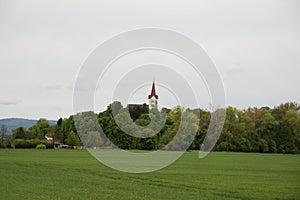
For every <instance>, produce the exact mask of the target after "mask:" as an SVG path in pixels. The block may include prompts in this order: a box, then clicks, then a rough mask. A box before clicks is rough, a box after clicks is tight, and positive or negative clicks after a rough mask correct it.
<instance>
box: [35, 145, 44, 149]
mask: <svg viewBox="0 0 300 200" xmlns="http://www.w3.org/2000/svg"><path fill="white" fill-rule="evenodd" d="M35 148H36V149H46V145H44V144H38V145H37V146H36V147H35Z"/></svg>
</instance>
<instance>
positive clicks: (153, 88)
mask: <svg viewBox="0 0 300 200" xmlns="http://www.w3.org/2000/svg"><path fill="white" fill-rule="evenodd" d="M153 96H154V97H155V98H156V99H158V95H157V94H156V91H155V82H154V81H153V83H152V88H151V94H149V95H148V99H151V98H152V97H153Z"/></svg>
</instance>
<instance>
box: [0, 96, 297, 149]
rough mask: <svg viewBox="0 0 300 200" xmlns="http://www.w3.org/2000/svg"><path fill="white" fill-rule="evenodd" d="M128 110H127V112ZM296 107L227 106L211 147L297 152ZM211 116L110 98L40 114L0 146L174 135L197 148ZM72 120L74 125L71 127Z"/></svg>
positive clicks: (153, 142)
mask: <svg viewBox="0 0 300 200" xmlns="http://www.w3.org/2000/svg"><path fill="white" fill-rule="evenodd" d="M128 110H129V113H130V116H129V115H128V112H126V111H128ZM299 111H300V107H299V105H298V104H297V103H294V102H289V103H284V104H281V105H279V106H276V107H274V108H269V107H261V108H257V107H254V108H248V109H245V110H239V109H236V108H233V107H227V108H226V119H225V123H224V127H223V129H222V133H221V136H220V138H219V140H218V142H217V144H216V145H215V147H214V150H215V151H238V152H264V153H267V152H269V153H300V114H299ZM76 119H80V120H79V121H78V120H76ZM182 119H184V120H182ZM210 119H211V112H209V111H205V110H202V109H184V108H182V107H180V106H177V107H174V108H173V109H168V108H163V109H162V111H158V110H156V109H152V110H150V112H149V110H148V108H147V106H145V105H142V106H138V105H135V106H129V107H126V108H123V106H122V105H121V104H120V103H119V102H113V103H112V104H110V105H109V106H108V107H107V109H106V110H105V111H103V112H100V113H98V114H94V113H92V112H85V113H79V114H77V115H72V116H70V117H69V118H65V119H62V118H60V119H59V120H58V121H57V124H56V125H52V126H50V125H49V124H48V122H47V121H46V120H45V119H40V120H39V121H38V122H37V124H36V125H34V126H32V127H30V128H28V129H27V130H26V129H25V128H23V127H19V128H17V129H14V130H13V134H12V136H10V137H4V136H3V135H2V137H1V146H2V147H6V148H9V147H11V146H13V145H14V146H15V148H18V147H19V148H30V147H34V146H35V145H37V144H38V143H44V144H45V145H47V148H51V147H53V142H55V141H57V142H60V143H64V144H67V145H70V146H78V145H83V144H82V142H83V143H84V145H85V146H86V147H102V146H109V145H111V144H110V142H109V141H111V142H112V143H113V144H114V145H116V146H118V147H119V148H122V149H141V150H155V149H161V148H163V147H166V145H168V144H169V142H170V141H172V140H174V138H176V139H177V140H180V141H179V142H177V143H176V142H175V143H174V144H173V143H172V145H173V146H170V148H171V149H174V150H176V149H179V150H180V149H181V148H183V146H185V145H189V144H190V141H192V144H191V145H189V147H188V149H189V150H199V149H200V147H201V145H202V143H203V141H204V138H205V136H206V133H207V130H208V127H209V123H210ZM187 121H189V122H192V123H187ZM75 123H76V125H77V126H76V127H77V128H78V129H79V130H77V129H76V128H75ZM99 125H100V126H99ZM99 127H101V128H102V130H103V133H104V134H105V136H106V137H107V138H108V139H109V140H107V139H105V138H106V137H99V134H100V133H99V132H100V129H99ZM139 127H143V128H142V129H141V128H139ZM82 130H86V132H84V131H82ZM179 130H180V131H183V132H186V133H187V134H185V135H184V136H182V137H181V138H180V137H176V134H177V132H178V131H179ZM192 132H196V135H194V136H193V138H192V139H191V135H189V134H188V133H192ZM131 133H133V134H135V136H138V135H148V136H149V137H145V138H139V137H134V136H132V135H131ZM45 136H47V137H52V138H53V141H52V143H51V142H50V143H49V141H46V140H45ZM79 138H81V140H80V139H79ZM176 145H178V146H176ZM180 145H181V146H180Z"/></svg>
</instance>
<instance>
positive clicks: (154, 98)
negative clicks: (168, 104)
mask: <svg viewBox="0 0 300 200" xmlns="http://www.w3.org/2000/svg"><path fill="white" fill-rule="evenodd" d="M148 101H149V110H151V109H152V108H157V103H158V95H157V94H156V90H155V82H154V81H153V83H152V88H151V94H149V95H148Z"/></svg>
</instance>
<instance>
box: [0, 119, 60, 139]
mask: <svg viewBox="0 0 300 200" xmlns="http://www.w3.org/2000/svg"><path fill="white" fill-rule="evenodd" d="M37 121H38V120H35V119H24V118H6V119H0V126H1V125H2V124H5V125H6V126H7V133H6V134H8V135H10V134H11V132H12V129H14V128H18V127H20V126H23V127H25V128H29V127H31V126H33V125H35V124H36V123H37ZM48 123H49V124H50V125H54V124H56V121H55V120H48Z"/></svg>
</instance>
